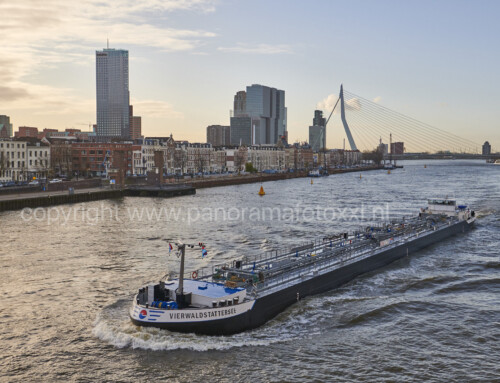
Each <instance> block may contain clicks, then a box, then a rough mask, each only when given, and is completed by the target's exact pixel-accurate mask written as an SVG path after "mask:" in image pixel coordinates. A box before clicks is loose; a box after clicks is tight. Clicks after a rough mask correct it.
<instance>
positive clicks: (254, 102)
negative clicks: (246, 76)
mask: <svg viewBox="0 0 500 383" xmlns="http://www.w3.org/2000/svg"><path fill="white" fill-rule="evenodd" d="M243 96H245V97H243ZM242 103H244V105H242ZM234 105H235V107H234V108H235V113H234V117H233V118H231V143H234V144H236V143H237V142H240V141H242V142H244V143H246V141H247V140H248V138H249V137H250V144H253V145H261V144H276V143H278V141H279V140H280V139H281V137H283V136H284V137H285V138H286V137H287V129H286V107H285V91H284V90H279V89H276V88H270V87H268V86H263V85H258V84H253V85H251V86H247V90H246V95H245V92H243V91H241V92H238V93H237V94H236V96H235V98H234ZM243 117H246V119H243ZM248 118H250V119H248Z"/></svg>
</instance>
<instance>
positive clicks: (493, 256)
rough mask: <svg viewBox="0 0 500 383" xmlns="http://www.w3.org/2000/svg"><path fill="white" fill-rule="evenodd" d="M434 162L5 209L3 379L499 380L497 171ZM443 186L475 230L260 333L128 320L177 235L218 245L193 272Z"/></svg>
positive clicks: (364, 219) (166, 264)
mask: <svg viewBox="0 0 500 383" xmlns="http://www.w3.org/2000/svg"><path fill="white" fill-rule="evenodd" d="M427 165H428V166H427V168H424V163H423V162H417V161H415V162H408V163H406V164H405V168H404V169H398V170H396V171H393V172H392V174H390V175H388V174H387V173H386V172H384V171H373V172H364V173H362V177H361V178H360V177H359V174H360V173H350V174H343V175H336V176H330V177H327V178H323V179H316V180H314V184H313V185H311V184H310V181H309V179H304V178H303V179H294V180H288V181H277V182H269V183H265V184H264V187H265V190H266V193H267V194H266V196H265V197H262V198H261V197H259V196H257V191H258V188H259V186H260V185H255V184H254V185H241V186H231V187H222V188H213V189H204V190H199V191H198V192H197V194H196V195H195V196H187V197H179V198H175V199H167V200H163V199H147V198H125V199H123V200H120V201H102V202H101V201H99V202H92V203H87V204H78V205H67V206H64V207H58V208H57V209H52V210H42V209H39V210H37V211H24V213H23V214H22V213H21V212H6V213H0V223H1V224H0V234H1V238H2V245H1V247H0V292H1V295H2V299H1V301H0V308H1V311H0V312H1V315H0V381H2V382H3V381H5V382H25V381H44V382H52V381H82V382H84V381H88V382H97V381H122V382H143V381H167V380H168V381H172V382H177V381H178V382H191V381H197V382H211V381H221V382H226V381H227V382H236V381H243V382H247V381H248V382H250V381H251V382H260V381H270V382H304V381H317V382H322V381H325V382H329V381H345V382H351V381H364V382H376V381H422V382H424V381H425V382H428V381H431V382H434V381H435V382H450V381H456V382H471V381H477V382H480V381H484V382H493V381H497V382H500V363H499V361H500V257H499V248H500V167H498V166H489V165H487V164H485V163H483V162H475V161H433V162H429V163H428V164H427ZM446 195H448V196H455V197H456V198H457V199H458V200H459V201H461V202H465V203H468V204H470V205H472V206H473V207H474V208H475V210H476V211H477V212H478V215H479V220H478V222H477V226H476V229H475V230H473V231H472V232H471V233H468V234H466V235H464V236H459V237H455V238H452V239H449V240H447V241H445V242H443V243H440V244H437V245H434V246H432V247H430V248H428V249H425V250H423V251H421V252H419V253H417V254H413V255H412V256H410V257H408V258H405V259H402V260H400V261H398V262H396V263H394V264H391V265H390V266H388V267H386V268H384V269H381V270H377V271H374V272H372V273H369V274H366V275H363V276H361V277H359V278H357V279H355V280H353V281H352V282H351V283H349V284H347V285H345V286H343V287H341V288H339V289H337V290H333V291H331V292H328V293H326V294H322V295H318V296H314V297H309V298H306V299H304V300H302V301H300V302H299V303H298V304H295V305H294V306H292V307H290V308H289V309H288V310H286V311H285V312H283V313H282V314H280V315H279V316H278V317H276V318H275V319H273V320H272V321H270V322H269V323H267V324H266V325H265V326H263V327H261V328H259V329H256V330H253V331H250V332H246V333H242V334H237V335H234V336H228V337H208V336H197V335H186V334H175V333H170V332H168V331H165V330H157V329H152V328H148V329H144V328H139V327H136V326H134V325H132V324H131V322H130V320H129V319H128V314H127V311H128V307H129V305H130V302H131V299H132V297H133V294H134V292H135V291H136V290H137V289H138V288H139V287H140V286H141V285H143V284H144V283H146V282H148V281H150V280H157V279H158V278H159V277H161V276H162V275H163V274H165V272H166V271H168V270H173V269H175V268H176V267H177V266H176V265H177V258H176V257H175V255H174V254H173V253H172V254H170V255H169V253H168V241H172V240H177V239H182V240H184V241H186V242H189V241H192V242H195V243H197V242H200V241H203V242H206V243H207V248H208V250H209V253H208V256H207V257H206V258H205V259H202V258H201V254H199V252H198V251H193V252H191V253H189V254H188V258H189V259H188V262H187V267H188V269H193V270H194V269H198V268H200V267H203V266H206V265H209V264H212V263H220V262H223V261H225V260H229V259H232V258H234V257H237V256H242V255H246V254H258V253H260V252H263V251H266V250H271V249H273V248H276V247H279V246H281V245H291V244H296V243H300V242H302V241H306V240H309V239H314V238H319V237H321V236H322V235H324V234H331V233H336V232H341V231H345V230H346V229H355V228H358V227H359V226H366V225H367V223H368V222H376V221H379V220H380V219H382V218H384V219H385V218H392V217H397V218H401V217H402V216H405V215H406V216H409V215H411V214H415V213H416V212H417V210H418V208H419V207H421V206H423V205H424V204H425V200H426V198H427V197H441V196H446ZM271 208H272V209H271ZM217 209H218V214H217V215H215V214H214V211H217ZM273 209H274V210H273ZM318 211H319V212H320V213H318ZM141 212H142V217H141V216H140V213H141ZM263 212H267V214H268V215H267V216H265V213H263ZM321 212H323V213H322V214H323V215H321ZM160 213H161V215H160V216H159V215H158V214H160ZM252 213H253V216H251V214H252ZM148 214H149V217H148ZM154 214H156V215H154ZM167 214H169V216H167ZM318 214H319V215H318ZM259 215H260V216H259ZM278 215H280V216H279V217H278ZM224 218H225V219H224ZM278 218H281V219H278Z"/></svg>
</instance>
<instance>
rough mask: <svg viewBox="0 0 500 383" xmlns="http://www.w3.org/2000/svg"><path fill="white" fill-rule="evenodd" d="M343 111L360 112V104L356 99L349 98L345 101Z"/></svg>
mask: <svg viewBox="0 0 500 383" xmlns="http://www.w3.org/2000/svg"><path fill="white" fill-rule="evenodd" d="M345 109H346V110H360V109H361V102H360V101H359V99H357V98H351V99H349V100H346V101H345Z"/></svg>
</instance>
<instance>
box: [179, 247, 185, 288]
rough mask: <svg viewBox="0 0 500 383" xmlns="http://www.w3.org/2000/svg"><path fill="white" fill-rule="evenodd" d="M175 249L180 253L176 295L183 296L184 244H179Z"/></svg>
mask: <svg viewBox="0 0 500 383" xmlns="http://www.w3.org/2000/svg"><path fill="white" fill-rule="evenodd" d="M177 248H178V249H179V251H180V252H181V269H180V271H179V287H178V288H177V294H179V295H184V258H185V255H186V244H184V243H179V244H177Z"/></svg>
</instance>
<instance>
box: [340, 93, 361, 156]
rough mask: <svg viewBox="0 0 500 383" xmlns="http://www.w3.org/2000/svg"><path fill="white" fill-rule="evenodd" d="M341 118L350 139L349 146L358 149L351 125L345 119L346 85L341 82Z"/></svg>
mask: <svg viewBox="0 0 500 383" xmlns="http://www.w3.org/2000/svg"><path fill="white" fill-rule="evenodd" d="M339 98H340V119H341V120H342V124H343V125H344V130H345V134H346V136H347V140H348V141H349V146H350V147H351V150H358V148H357V146H356V143H355V142H354V138H353V137H352V134H351V130H350V129H349V125H348V124H347V120H346V119H345V102H344V87H343V85H342V84H340V95H339Z"/></svg>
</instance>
